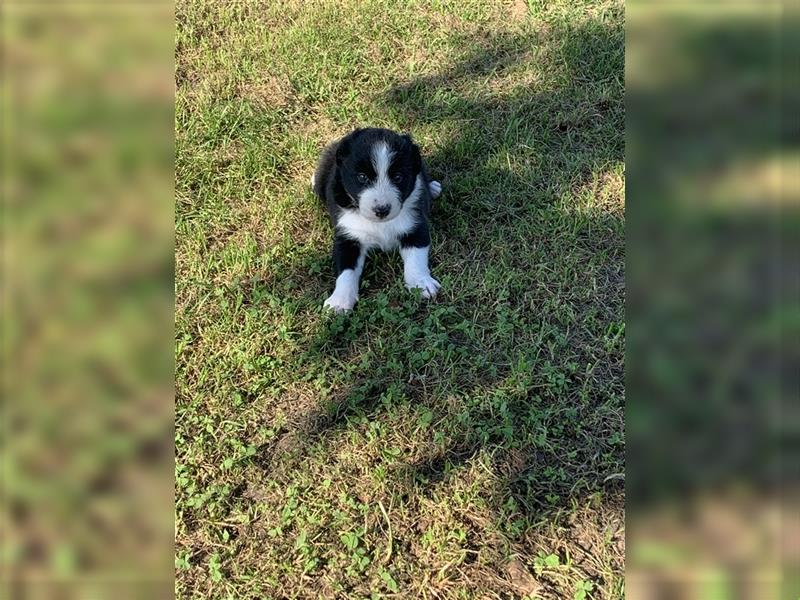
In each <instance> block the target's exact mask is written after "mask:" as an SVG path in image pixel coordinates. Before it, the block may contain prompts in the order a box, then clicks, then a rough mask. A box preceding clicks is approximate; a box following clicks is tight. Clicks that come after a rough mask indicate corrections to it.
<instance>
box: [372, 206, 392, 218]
mask: <svg viewBox="0 0 800 600" xmlns="http://www.w3.org/2000/svg"><path fill="white" fill-rule="evenodd" d="M390 210H392V208H391V207H390V206H389V205H388V204H384V205H383V206H376V207H375V215H376V216H377V217H378V218H379V219H382V218H383V217H385V216H386V215H388V214H389V211H390Z"/></svg>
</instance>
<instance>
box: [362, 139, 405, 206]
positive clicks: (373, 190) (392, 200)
mask: <svg viewBox="0 0 800 600" xmlns="http://www.w3.org/2000/svg"><path fill="white" fill-rule="evenodd" d="M370 158H371V159H372V167H373V168H374V169H375V173H376V178H375V181H373V182H372V183H371V184H370V186H369V187H367V188H364V190H363V191H362V192H361V194H360V196H359V199H358V200H359V201H358V211H359V212H360V213H361V216H362V217H364V218H366V219H370V220H372V221H390V220H392V219H394V218H395V217H396V216H397V215H398V214H399V213H400V209H401V208H402V206H401V205H400V190H398V189H397V187H396V186H395V185H394V184H393V183H392V180H391V179H390V178H389V167H390V166H391V164H392V159H393V158H394V152H392V151H391V150H390V149H389V146H387V145H386V144H385V143H383V142H381V143H379V144H376V145H375V147H374V148H373V149H372V156H371V157H370ZM382 208H383V209H385V208H389V214H387V215H386V216H385V217H383V218H379V217H378V216H377V215H376V214H375V211H376V209H377V210H380V209H382Z"/></svg>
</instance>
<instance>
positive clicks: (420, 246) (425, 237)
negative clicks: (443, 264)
mask: <svg viewBox="0 0 800 600" xmlns="http://www.w3.org/2000/svg"><path fill="white" fill-rule="evenodd" d="M430 250H431V235H430V232H429V231H428V228H427V226H426V225H425V224H420V225H418V226H417V228H416V229H415V230H414V231H412V232H411V233H409V234H408V235H405V236H403V238H402V239H401V240H400V256H402V257H403V278H404V279H405V281H406V287H407V288H409V289H414V288H418V289H420V290H421V291H422V297H423V298H433V297H434V296H435V295H436V293H437V292H438V291H439V288H440V287H441V284H440V283H439V282H438V281H436V280H435V279H434V278H433V277H431V271H430V269H429V268H428V254H429V253H430Z"/></svg>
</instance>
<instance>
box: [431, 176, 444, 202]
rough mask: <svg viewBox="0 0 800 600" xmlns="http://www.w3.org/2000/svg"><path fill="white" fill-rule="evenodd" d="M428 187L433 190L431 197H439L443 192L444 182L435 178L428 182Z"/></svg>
mask: <svg viewBox="0 0 800 600" xmlns="http://www.w3.org/2000/svg"><path fill="white" fill-rule="evenodd" d="M428 189H429V190H430V192H431V197H432V198H438V197H439V194H441V193H442V184H441V183H439V182H438V181H435V180H434V181H431V182H430V183H429V184H428Z"/></svg>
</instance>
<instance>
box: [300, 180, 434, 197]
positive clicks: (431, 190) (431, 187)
mask: <svg viewBox="0 0 800 600" xmlns="http://www.w3.org/2000/svg"><path fill="white" fill-rule="evenodd" d="M312 181H313V180H312ZM311 185H314V184H313V183H312V184H311ZM428 189H429V190H430V192H431V198H433V199H436V198H438V197H439V194H441V193H442V184H441V183H439V182H438V181H436V180H434V181H431V182H430V183H429V184H428Z"/></svg>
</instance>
